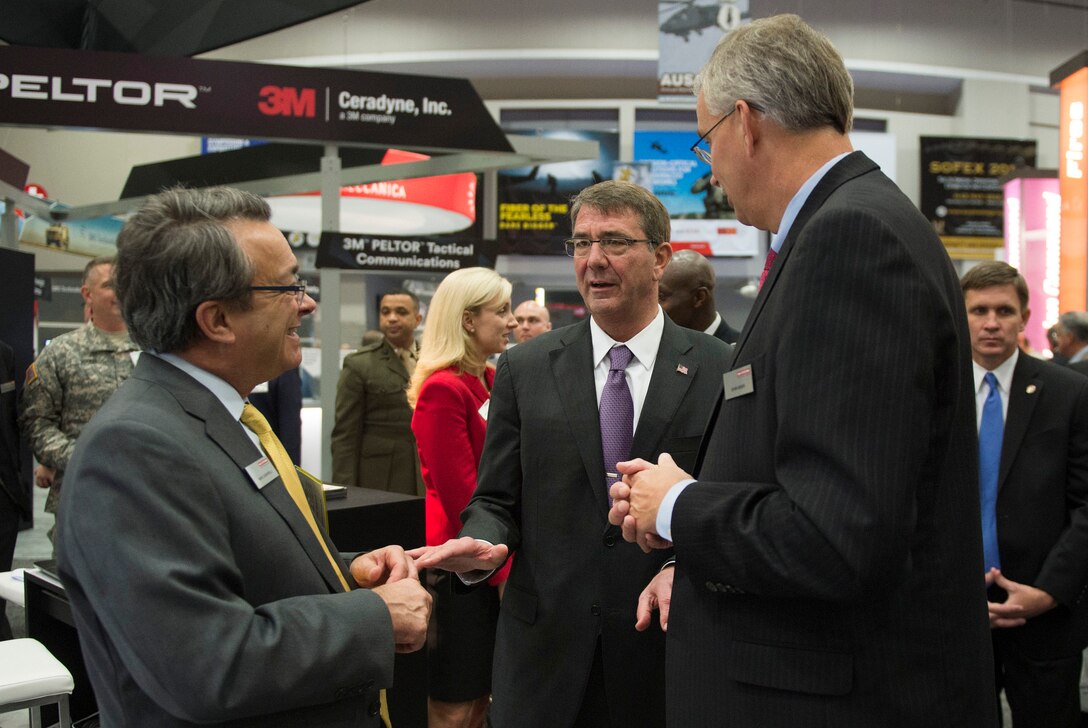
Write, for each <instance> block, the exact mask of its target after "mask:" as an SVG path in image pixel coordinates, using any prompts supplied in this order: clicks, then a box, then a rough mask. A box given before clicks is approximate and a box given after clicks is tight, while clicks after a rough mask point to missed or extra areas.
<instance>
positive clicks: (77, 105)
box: [0, 46, 512, 152]
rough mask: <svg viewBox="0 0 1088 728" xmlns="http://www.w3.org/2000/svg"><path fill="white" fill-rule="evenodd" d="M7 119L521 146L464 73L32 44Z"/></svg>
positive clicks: (4, 61)
mask: <svg viewBox="0 0 1088 728" xmlns="http://www.w3.org/2000/svg"><path fill="white" fill-rule="evenodd" d="M0 124H18V125H23V126H52V127H79V128H86V129H109V130H126V131H151V132H164V133H177V134H196V135H208V134H215V135H219V136H238V137H255V138H262V139H282V140H308V141H314V142H326V143H333V144H343V145H362V146H375V147H381V148H385V147H399V148H409V149H442V150H444V151H452V150H457V149H466V150H474V151H496V152H510V151H512V150H511V148H510V144H509V142H507V140H506V137H505V135H504V134H503V133H502V131H501V130H500V129H499V127H498V125H497V124H496V123H495V121H494V119H493V118H492V117H491V114H490V113H488V111H487V109H486V108H485V107H484V105H483V102H482V101H481V100H480V97H479V95H478V94H477V93H476V90H475V89H474V88H473V87H472V84H471V83H469V82H468V81H466V80H464V79H454V78H437V77H432V76H415V75H406V74H391V73H373V72H369V71H345V70H337V69H329V68H298V67H294V66H276V65H271V64H264V63H239V62H235V61H207V60H194V59H191V58H171V57H164V56H144V55H136V54H132V53H106V52H98V51H76V50H62V49H56V48H29V47H25V46H18V47H16V46H5V47H0Z"/></svg>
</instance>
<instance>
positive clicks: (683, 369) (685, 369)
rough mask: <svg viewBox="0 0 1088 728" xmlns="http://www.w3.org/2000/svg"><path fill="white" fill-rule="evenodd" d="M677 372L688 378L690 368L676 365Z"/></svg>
mask: <svg viewBox="0 0 1088 728" xmlns="http://www.w3.org/2000/svg"><path fill="white" fill-rule="evenodd" d="M676 371H678V372H680V373H681V374H683V375H684V376H687V373H688V368H687V367H686V366H684V365H683V364H677V365H676Z"/></svg>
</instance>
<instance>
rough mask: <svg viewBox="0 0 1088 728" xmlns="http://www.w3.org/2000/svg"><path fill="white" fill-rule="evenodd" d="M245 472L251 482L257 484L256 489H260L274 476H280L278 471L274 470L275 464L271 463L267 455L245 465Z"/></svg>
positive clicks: (273, 478) (274, 477)
mask: <svg viewBox="0 0 1088 728" xmlns="http://www.w3.org/2000/svg"><path fill="white" fill-rule="evenodd" d="M246 473H247V474H248V475H249V479H250V480H252V481H253V484H254V485H255V486H257V490H260V489H261V488H263V487H265V486H266V485H268V484H269V483H271V482H272V481H273V480H275V479H276V478H278V477H280V474H279V471H278V470H276V466H275V465H273V464H272V461H271V460H269V459H268V458H267V457H263V458H261V459H260V460H254V461H253V462H251V463H250V464H249V465H247V466H246Z"/></svg>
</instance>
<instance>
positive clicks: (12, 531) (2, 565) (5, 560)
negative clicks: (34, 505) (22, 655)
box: [0, 492, 19, 640]
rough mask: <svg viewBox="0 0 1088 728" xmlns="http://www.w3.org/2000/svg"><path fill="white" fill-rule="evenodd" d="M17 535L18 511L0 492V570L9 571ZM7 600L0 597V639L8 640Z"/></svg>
mask: <svg viewBox="0 0 1088 728" xmlns="http://www.w3.org/2000/svg"><path fill="white" fill-rule="evenodd" d="M18 535H19V511H18V510H16V508H15V506H14V505H13V504H12V503H11V502H10V501H9V500H8V499H7V497H6V494H5V493H3V492H0V571H11V561H12V559H13V558H14V557H15V539H16V538H17V537H18ZM6 607H7V602H5V601H4V600H3V599H0V640H10V639H11V637H12V635H11V625H10V624H8V618H7V614H6V613H5V608H6Z"/></svg>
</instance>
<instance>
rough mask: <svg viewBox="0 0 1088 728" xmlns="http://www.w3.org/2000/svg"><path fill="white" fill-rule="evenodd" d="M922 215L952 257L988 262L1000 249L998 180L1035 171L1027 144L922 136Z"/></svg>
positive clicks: (1031, 145) (1032, 144) (1001, 224)
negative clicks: (1022, 170) (1026, 170)
mask: <svg viewBox="0 0 1088 728" xmlns="http://www.w3.org/2000/svg"><path fill="white" fill-rule="evenodd" d="M919 146H920V149H921V164H922V169H921V186H922V189H921V198H920V207H921V210H922V214H923V215H925V216H926V219H927V220H929V221H930V223H931V224H932V225H933V229H934V230H936V231H937V234H938V235H940V236H941V240H942V242H944V244H945V247H946V248H947V249H948V254H949V255H950V256H951V257H953V258H991V257H993V255H994V251H995V250H996V249H997V248H1000V247H1002V246H1003V245H1004V235H1005V225H1004V220H1005V196H1004V192H1003V191H1002V189H1001V184H1000V179H1001V178H1002V177H1003V176H1005V175H1006V174H1008V173H1009V172H1011V171H1013V170H1014V169H1016V168H1017V167H1034V166H1035V146H1036V144H1035V141H1034V140H1031V139H974V138H968V137H926V136H924V137H920V138H919Z"/></svg>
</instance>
